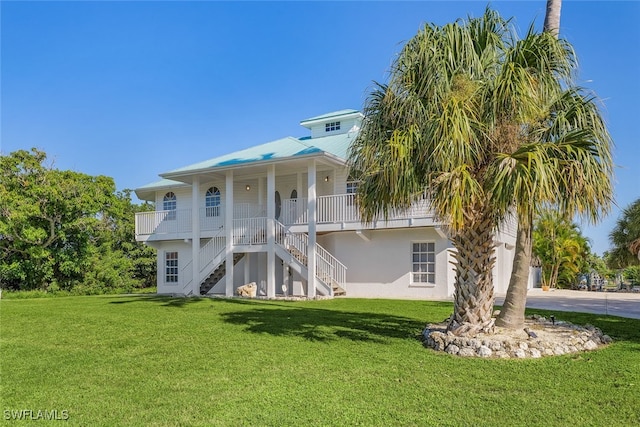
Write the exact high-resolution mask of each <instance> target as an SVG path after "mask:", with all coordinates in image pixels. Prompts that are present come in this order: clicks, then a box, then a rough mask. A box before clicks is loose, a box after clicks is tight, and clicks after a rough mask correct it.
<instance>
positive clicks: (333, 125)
mask: <svg viewBox="0 0 640 427" xmlns="http://www.w3.org/2000/svg"><path fill="white" fill-rule="evenodd" d="M337 130H340V122H339V121H337V122H329V123H325V124H324V131H325V132H334V131H337Z"/></svg>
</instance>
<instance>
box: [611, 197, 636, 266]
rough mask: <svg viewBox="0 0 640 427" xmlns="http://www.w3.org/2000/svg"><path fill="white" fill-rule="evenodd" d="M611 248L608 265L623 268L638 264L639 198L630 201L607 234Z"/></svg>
mask: <svg viewBox="0 0 640 427" xmlns="http://www.w3.org/2000/svg"><path fill="white" fill-rule="evenodd" d="M609 241H610V243H611V244H612V245H613V248H612V249H611V250H610V251H609V257H608V261H609V266H610V267H612V268H624V267H627V266H629V265H639V264H640V255H638V253H639V252H640V199H638V200H636V201H635V202H633V203H631V204H630V205H629V206H627V207H626V208H625V209H624V210H623V211H622V215H621V216H620V218H618V220H617V222H616V225H615V227H614V228H613V230H612V231H611V233H610V234H609Z"/></svg>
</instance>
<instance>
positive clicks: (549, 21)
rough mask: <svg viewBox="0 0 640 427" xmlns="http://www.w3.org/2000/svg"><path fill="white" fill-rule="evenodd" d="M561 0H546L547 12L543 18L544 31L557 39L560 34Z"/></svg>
mask: <svg viewBox="0 0 640 427" xmlns="http://www.w3.org/2000/svg"><path fill="white" fill-rule="evenodd" d="M561 8H562V0H547V12H546V14H545V16H544V30H545V31H548V32H550V33H551V34H553V35H554V36H556V37H558V34H559V33H560V9H561Z"/></svg>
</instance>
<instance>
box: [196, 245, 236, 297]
mask: <svg viewBox="0 0 640 427" xmlns="http://www.w3.org/2000/svg"><path fill="white" fill-rule="evenodd" d="M233 256H234V260H233V266H234V267H235V266H236V264H238V263H239V262H240V260H242V259H244V256H245V253H244V252H236V253H234V254H233ZM226 263H227V260H226V255H225V256H224V257H222V262H220V263H219V264H218V266H217V267H216V268H215V269H214V270H213V271H212V272H211V273H210V274H209V275H208V276H207V277H206V278H205V279H204V280H202V281H201V283H200V286H202V285H203V284H204V283H205V282H206V281H207V280H208V279H209V278H210V277H211V276H212V275H213V274H215V272H216V270H218V269H219V268H224V269H225V274H223V275H222V276H221V277H220V279H218V280H217V281H216V283H215V284H214V285H213V286H212V287H211V288H210V289H209V290H208V291H207V292H206V293H204V294H202V295H212V294H215V293H220V292H219V289H218V290H216V288H219V287H221V286H223V285H225V282H226V277H227V274H226V268H227V266H226ZM225 286H226V285H225ZM216 291H218V292H216ZM223 293H224V292H223Z"/></svg>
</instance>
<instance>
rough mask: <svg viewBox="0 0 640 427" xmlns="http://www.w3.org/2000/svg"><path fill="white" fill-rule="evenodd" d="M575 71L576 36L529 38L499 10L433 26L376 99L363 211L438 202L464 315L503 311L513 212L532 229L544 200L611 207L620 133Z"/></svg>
mask: <svg viewBox="0 0 640 427" xmlns="http://www.w3.org/2000/svg"><path fill="white" fill-rule="evenodd" d="M575 71H576V59H575V55H574V51H573V49H572V47H571V45H570V44H569V43H568V42H567V41H566V40H562V39H556V38H555V37H554V36H553V35H552V34H549V33H536V32H535V31H534V30H533V27H531V28H529V31H528V32H527V33H526V34H525V36H524V37H523V38H522V39H520V38H518V37H517V35H516V33H515V31H514V29H513V27H512V26H511V24H510V23H509V21H507V20H505V19H503V18H501V17H500V16H499V15H498V14H497V13H496V12H494V11H492V10H491V9H489V8H488V9H487V10H486V12H485V14H484V15H483V16H482V17H480V18H470V19H468V20H466V21H463V20H460V21H457V22H455V23H453V24H447V25H444V26H436V25H433V24H432V25H426V26H425V27H424V28H423V29H422V30H420V31H419V33H418V34H417V35H416V36H415V37H413V38H412V39H411V40H409V42H408V43H407V44H406V45H405V46H404V48H403V49H402V51H401V53H400V54H399V55H398V57H397V58H396V59H395V61H394V63H393V65H392V69H391V72H390V79H389V82H388V83H387V84H376V85H375V87H374V89H373V91H372V92H371V94H370V95H369V97H368V99H367V102H366V105H365V109H364V112H365V120H364V122H363V126H362V129H361V131H360V133H359V135H358V137H357V139H356V141H355V143H354V144H353V146H352V151H351V156H350V160H351V164H352V167H353V168H354V169H355V170H357V171H358V173H359V176H360V178H361V180H362V182H361V185H360V186H359V188H358V200H359V206H360V210H361V213H362V217H363V218H364V220H365V221H372V220H374V219H376V218H377V217H380V216H382V217H386V216H388V213H389V212H390V211H391V210H392V209H398V208H400V209H402V208H408V207H409V206H410V205H411V204H412V203H414V202H416V201H419V200H420V199H421V198H422V197H424V195H426V196H427V197H428V198H429V199H430V200H431V207H432V209H433V210H434V211H435V214H436V216H437V217H438V219H439V220H440V221H442V222H443V223H444V224H446V226H447V229H448V232H449V233H450V236H451V239H452V242H453V244H454V246H455V247H456V249H457V252H456V263H457V264H456V290H455V292H454V320H456V321H457V322H465V323H472V324H473V323H486V322H488V319H487V316H488V317H489V318H490V316H491V312H492V304H493V286H492V283H491V280H492V279H491V269H492V267H493V245H494V243H493V238H494V235H493V231H494V230H496V229H498V228H499V227H500V226H501V225H502V224H503V223H504V221H505V220H506V219H508V218H509V216H510V215H513V214H516V215H517V217H518V220H519V222H520V224H521V225H522V226H523V227H525V232H527V233H528V231H527V227H529V228H530V227H531V225H532V220H533V213H534V211H535V209H536V207H537V206H540V205H542V204H543V203H547V204H554V205H556V206H558V207H559V209H561V210H563V211H571V212H577V213H579V214H582V215H585V216H588V217H592V218H595V217H597V216H598V215H599V214H600V213H601V212H602V211H603V210H606V209H607V207H608V204H609V202H610V199H611V193H612V189H611V175H612V161H611V153H610V145H611V144H610V142H611V141H610V137H609V134H608V132H607V129H606V127H605V125H604V121H603V120H602V118H601V116H600V113H599V109H598V106H597V104H596V102H595V98H594V97H593V96H592V95H591V94H589V93H588V92H587V91H585V90H584V89H583V88H580V87H578V86H576V85H574V84H573V76H574V74H575ZM478 260H481V261H479V262H478ZM527 268H528V265H527ZM487 281H488V284H487Z"/></svg>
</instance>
